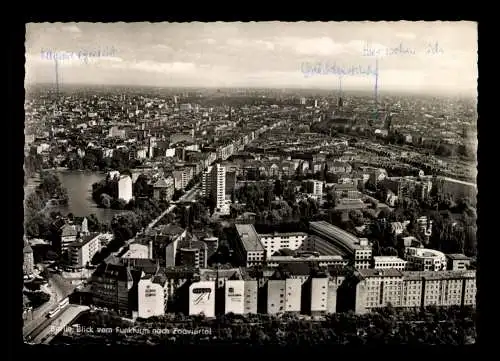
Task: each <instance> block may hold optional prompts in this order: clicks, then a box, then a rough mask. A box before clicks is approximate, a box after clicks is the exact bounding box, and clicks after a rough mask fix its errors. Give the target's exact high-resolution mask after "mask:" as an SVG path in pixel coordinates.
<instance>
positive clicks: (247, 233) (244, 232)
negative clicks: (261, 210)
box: [236, 224, 264, 252]
mask: <svg viewBox="0 0 500 361" xmlns="http://www.w3.org/2000/svg"><path fill="white" fill-rule="evenodd" d="M236 231H237V232H238V235H239V236H240V239H241V242H242V243H243V247H244V248H245V251H246V252H252V251H264V247H263V246H262V244H261V243H260V239H259V235H258V234H257V231H255V227H254V226H253V225H252V224H236Z"/></svg>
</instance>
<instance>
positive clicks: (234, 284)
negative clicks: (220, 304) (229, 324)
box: [224, 280, 245, 315]
mask: <svg viewBox="0 0 500 361" xmlns="http://www.w3.org/2000/svg"><path fill="white" fill-rule="evenodd" d="M244 296H245V281H243V280H227V281H226V284H225V305H224V306H225V313H226V314H227V313H230V312H232V313H235V314H238V315H242V314H244V313H245V297H244Z"/></svg>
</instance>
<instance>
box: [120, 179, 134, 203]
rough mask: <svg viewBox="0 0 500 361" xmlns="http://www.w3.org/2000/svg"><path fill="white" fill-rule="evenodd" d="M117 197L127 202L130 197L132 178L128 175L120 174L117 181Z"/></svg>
mask: <svg viewBox="0 0 500 361" xmlns="http://www.w3.org/2000/svg"><path fill="white" fill-rule="evenodd" d="M118 198H119V199H123V200H124V201H125V202H129V201H130V200H131V199H132V178H130V176H128V175H124V176H120V180H119V181H118Z"/></svg>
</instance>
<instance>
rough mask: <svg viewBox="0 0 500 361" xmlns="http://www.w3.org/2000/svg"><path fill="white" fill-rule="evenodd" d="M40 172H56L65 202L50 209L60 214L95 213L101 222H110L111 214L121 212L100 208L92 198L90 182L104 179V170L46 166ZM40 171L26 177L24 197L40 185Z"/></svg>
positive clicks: (86, 215)
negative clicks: (64, 191) (65, 192)
mask: <svg viewBox="0 0 500 361" xmlns="http://www.w3.org/2000/svg"><path fill="white" fill-rule="evenodd" d="M42 172H46V173H54V174H56V175H57V177H58V178H59V180H60V181H61V184H62V187H63V188H65V189H66V191H67V194H68V202H67V204H66V205H58V206H56V207H51V208H50V210H51V211H59V212H61V213H62V214H69V213H71V214H73V215H74V216H77V217H88V216H89V215H91V214H95V216H96V218H97V219H98V220H99V222H101V223H110V222H111V219H112V218H113V216H114V215H115V214H117V213H119V212H121V211H120V210H114V209H106V208H101V207H99V206H98V205H97V204H95V202H94V200H93V199H92V184H94V183H96V182H99V181H101V180H102V179H104V178H105V177H106V173H105V172H101V171H88V170H70V169H68V168H65V167H57V168H48V169H44V170H43V171H42ZM42 172H40V173H42ZM40 173H36V174H34V175H33V176H32V177H31V178H29V179H28V181H27V184H26V185H25V187H24V192H25V199H27V197H28V196H29V195H30V194H31V193H33V191H34V190H36V188H37V187H38V186H39V185H40Z"/></svg>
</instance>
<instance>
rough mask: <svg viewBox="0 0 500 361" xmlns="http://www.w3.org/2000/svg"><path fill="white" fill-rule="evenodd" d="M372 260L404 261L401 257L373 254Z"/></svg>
mask: <svg viewBox="0 0 500 361" xmlns="http://www.w3.org/2000/svg"><path fill="white" fill-rule="evenodd" d="M373 260H374V261H375V262H401V261H403V262H405V261H404V260H403V259H401V258H399V257H396V256H374V257H373Z"/></svg>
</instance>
